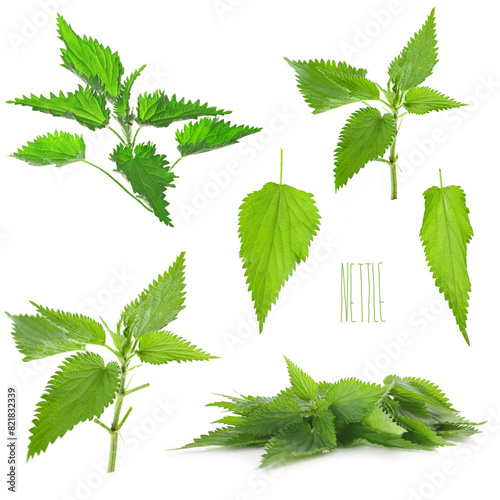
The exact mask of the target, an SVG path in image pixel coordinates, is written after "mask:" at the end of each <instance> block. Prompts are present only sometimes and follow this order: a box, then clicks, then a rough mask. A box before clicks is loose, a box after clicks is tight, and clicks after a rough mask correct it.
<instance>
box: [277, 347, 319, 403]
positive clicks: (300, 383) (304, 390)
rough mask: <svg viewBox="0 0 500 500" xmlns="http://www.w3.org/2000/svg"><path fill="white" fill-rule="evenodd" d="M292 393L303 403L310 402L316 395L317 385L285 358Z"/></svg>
mask: <svg viewBox="0 0 500 500" xmlns="http://www.w3.org/2000/svg"><path fill="white" fill-rule="evenodd" d="M285 360H286V364H287V366H288V376H289V377H290V383H291V384H292V391H293V392H294V394H295V395H296V396H298V397H299V398H300V399H303V400H304V401H312V400H313V399H314V398H315V397H316V396H317V394H318V385H317V384H316V382H315V381H314V380H313V379H312V378H311V377H310V376H309V375H307V373H305V372H303V371H302V370H301V369H300V368H299V367H298V366H297V365H295V364H293V363H292V362H291V361H290V360H289V359H288V358H286V357H285Z"/></svg>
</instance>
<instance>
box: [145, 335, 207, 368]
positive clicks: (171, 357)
mask: <svg viewBox="0 0 500 500" xmlns="http://www.w3.org/2000/svg"><path fill="white" fill-rule="evenodd" d="M137 355H138V356H139V359H140V360H141V361H143V362H145V363H151V364H153V365H162V364H165V363H169V362H171V361H177V362H178V363H180V362H181V361H205V360H208V359H215V358H216V356H212V355H211V354H207V353H206V352H205V351H203V350H202V349H199V348H198V347H196V346H194V345H191V344H190V343H189V342H188V341H187V340H184V339H183V338H181V337H178V336H177V335H174V334H173V333H171V332H150V333H146V334H145V335H142V336H141V337H140V341H139V347H138V349H137Z"/></svg>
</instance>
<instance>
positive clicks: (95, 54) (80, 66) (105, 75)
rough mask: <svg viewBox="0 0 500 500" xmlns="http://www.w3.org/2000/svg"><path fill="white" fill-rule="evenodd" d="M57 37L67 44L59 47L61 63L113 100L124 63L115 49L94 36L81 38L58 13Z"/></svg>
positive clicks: (118, 86)
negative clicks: (62, 47) (106, 45)
mask: <svg viewBox="0 0 500 500" xmlns="http://www.w3.org/2000/svg"><path fill="white" fill-rule="evenodd" d="M57 30H58V33H59V38H60V39H61V40H62V41H63V42H64V45H65V46H66V48H64V49H61V58H62V60H63V64H62V65H63V66H64V67H65V68H67V69H69V70H70V71H71V72H73V73H75V74H76V75H77V76H78V77H80V78H81V79H82V80H83V81H84V82H85V83H87V84H88V85H90V86H91V87H93V88H95V89H96V90H97V91H100V92H105V93H106V94H107V97H108V98H110V100H114V99H115V98H116V97H117V96H118V94H119V91H120V81H121V77H122V75H123V66H122V63H121V61H120V57H119V56H118V53H117V52H112V51H111V49H110V48H109V47H104V46H102V45H101V44H100V43H99V42H98V41H97V40H95V39H92V38H89V37H87V36H86V35H84V36H83V38H81V37H80V36H78V35H77V34H76V33H75V32H74V31H73V28H71V26H70V25H69V24H68V23H67V22H66V21H65V20H64V18H63V17H62V16H61V15H58V16H57Z"/></svg>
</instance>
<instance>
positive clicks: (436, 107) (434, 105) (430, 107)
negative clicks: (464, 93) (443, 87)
mask: <svg viewBox="0 0 500 500" xmlns="http://www.w3.org/2000/svg"><path fill="white" fill-rule="evenodd" d="M403 106H404V107H405V108H406V110H407V111H408V113H412V114H415V115H424V114H425V113H430V112H431V111H441V110H443V109H451V108H460V107H461V106H465V104H462V103H461V102H458V101H455V99H452V98H451V97H448V96H445V95H444V94H442V93H441V92H438V91H437V90H432V89H431V88H429V87H416V88H414V89H410V90H409V91H408V92H407V93H406V94H405V99H404V102H403Z"/></svg>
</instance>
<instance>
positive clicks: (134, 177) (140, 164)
mask: <svg viewBox="0 0 500 500" xmlns="http://www.w3.org/2000/svg"><path fill="white" fill-rule="evenodd" d="M110 158H111V160H113V161H114V162H115V163H116V170H117V171H118V172H120V173H121V174H123V175H124V176H125V178H126V179H127V180H128V181H129V182H130V184H131V185H132V189H133V190H134V192H135V193H137V194H138V195H139V196H140V197H141V198H142V199H143V200H144V201H145V202H146V203H147V204H148V205H149V206H150V207H151V209H152V210H153V212H154V214H155V215H156V217H158V219H160V220H161V221H162V222H164V223H165V224H166V225H167V226H172V221H171V220H170V215H169V213H168V210H167V206H168V202H167V201H166V200H165V189H166V188H167V187H173V186H174V185H173V182H174V179H175V178H176V176H175V175H174V173H173V172H172V171H170V168H169V167H168V161H167V160H166V157H165V155H159V154H156V146H155V145H154V144H153V143H151V142H148V143H147V144H138V145H137V146H135V148H133V147H132V146H130V145H127V146H124V145H123V144H119V145H118V146H117V147H116V148H115V150H114V151H113V152H112V153H111V155H110Z"/></svg>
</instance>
